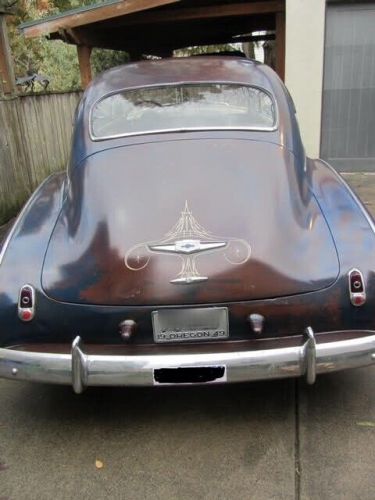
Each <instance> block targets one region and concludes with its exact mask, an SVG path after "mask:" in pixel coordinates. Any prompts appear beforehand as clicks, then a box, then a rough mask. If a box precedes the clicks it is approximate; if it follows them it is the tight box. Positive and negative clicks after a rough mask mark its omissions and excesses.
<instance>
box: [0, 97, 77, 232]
mask: <svg viewBox="0 0 375 500" xmlns="http://www.w3.org/2000/svg"><path fill="white" fill-rule="evenodd" d="M80 97H81V93H80V92H70V93H61V94H40V95H30V96H20V97H15V98H12V99H6V100H0V225H1V224H2V223H4V222H6V220H7V219H8V218H9V217H11V216H12V215H14V214H15V213H16V212H17V210H18V209H19V208H20V207H21V205H22V204H23V203H24V202H25V201H26V199H27V198H28V197H29V196H30V194H31V193H32V192H33V190H34V189H35V188H36V186H37V185H38V184H39V183H40V182H41V181H42V180H43V179H44V178H45V177H47V176H48V175H49V174H50V173H52V172H56V171H59V170H62V169H64V168H65V165H66V162H67V159H68V155H69V148H70V138H71V133H72V123H73V117H74V112H75V108H76V106H77V104H78V102H79V99H80Z"/></svg>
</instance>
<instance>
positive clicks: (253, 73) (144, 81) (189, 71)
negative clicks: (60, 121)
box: [86, 56, 279, 103]
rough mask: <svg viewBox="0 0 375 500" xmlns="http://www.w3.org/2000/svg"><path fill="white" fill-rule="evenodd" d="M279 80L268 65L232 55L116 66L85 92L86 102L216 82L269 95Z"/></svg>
mask: <svg viewBox="0 0 375 500" xmlns="http://www.w3.org/2000/svg"><path fill="white" fill-rule="evenodd" d="M275 79H276V80H279V78H278V76H277V75H276V73H274V72H273V71H272V70H271V69H270V68H269V67H268V66H265V65H264V64H261V63H258V62H257V61H253V60H249V59H244V58H240V57H233V56H195V57H178V58H177V57H176V58H168V59H159V60H147V61H141V62H136V63H130V64H125V65H122V66H117V67H115V68H112V69H110V70H108V71H105V72H104V73H102V74H101V75H99V76H98V77H97V78H96V79H95V80H93V82H92V83H91V84H90V85H89V87H88V89H87V90H86V100H87V103H92V102H94V101H96V100H98V99H100V98H101V97H103V96H104V95H106V94H110V93H113V92H116V91H119V90H126V89H131V88H134V87H146V86H152V85H170V84H179V83H201V82H220V83H236V84H243V85H254V86H258V87H261V88H264V89H266V90H268V91H269V92H271V93H272V90H273V87H274V84H273V82H272V81H273V80H275Z"/></svg>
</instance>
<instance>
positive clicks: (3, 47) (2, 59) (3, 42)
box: [0, 14, 15, 94]
mask: <svg viewBox="0 0 375 500" xmlns="http://www.w3.org/2000/svg"><path fill="white" fill-rule="evenodd" d="M0 90H2V91H3V93H4V94H12V93H13V92H14V90H15V81H14V71H13V60H12V55H11V52H10V47H9V40H8V29H7V25H6V20H5V15H3V14H0Z"/></svg>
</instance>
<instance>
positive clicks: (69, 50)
mask: <svg viewBox="0 0 375 500" xmlns="http://www.w3.org/2000/svg"><path fill="white" fill-rule="evenodd" d="M14 1H15V0H0V9H1V5H2V4H4V8H5V7H8V6H10V5H11V6H12V11H13V12H14V13H15V15H14V16H11V17H9V18H8V31H9V41H10V45H11V51H12V55H13V60H14V71H15V75H16V77H18V78H20V77H24V76H27V75H32V74H34V73H38V74H41V75H44V76H46V77H47V78H48V79H49V80H50V85H49V87H48V89H49V90H55V91H69V90H75V89H78V88H80V85H81V83H80V74H79V66H78V58H77V53H76V47H75V46H74V45H69V44H66V43H63V42H62V41H59V40H47V39H46V38H43V37H41V38H32V39H26V38H25V37H24V36H23V35H22V34H21V33H20V32H19V30H18V25H19V24H20V23H22V22H25V21H29V20H35V19H39V18H43V17H45V16H50V15H52V14H58V13H61V12H65V11H67V10H70V9H74V8H77V7H82V6H84V5H89V4H92V3H99V2H98V1H96V2H95V1H94V2H93V1H92V0H20V1H18V2H17V5H14ZM239 45H240V44H233V45H230V44H227V45H211V46H199V47H190V48H186V49H181V50H178V51H175V55H177V56H187V55H197V54H206V53H210V52H223V51H233V50H236V49H237V50H238V49H239V48H240V47H239ZM128 60H129V57H128V54H127V53H126V52H119V51H113V50H106V49H94V50H93V52H92V55H91V63H92V69H93V74H94V75H97V74H98V73H100V72H102V71H104V70H105V69H108V68H111V67H113V66H117V65H119V64H124V63H126V62H127V61H128Z"/></svg>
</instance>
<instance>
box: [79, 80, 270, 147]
mask: <svg viewBox="0 0 375 500" xmlns="http://www.w3.org/2000/svg"><path fill="white" fill-rule="evenodd" d="M210 84H211V85H238V86H242V87H250V88H253V89H256V90H260V91H261V92H264V93H265V94H266V95H268V97H269V98H270V99H271V101H272V104H273V108H274V111H275V120H274V124H273V126H272V127H261V126H258V127H186V128H185V127H179V128H171V129H165V128H163V129H155V130H145V131H142V132H128V133H120V134H112V135H107V136H104V137H97V136H95V135H94V133H93V129H92V114H93V110H94V108H95V106H97V105H98V104H99V103H100V102H101V101H104V99H107V98H108V97H111V96H113V95H116V94H121V92H127V91H132V90H141V89H145V90H146V89H157V88H163V87H175V86H177V85H210ZM88 119H89V137H90V140H91V141H93V142H99V141H108V140H111V139H120V138H121V137H134V136H143V135H152V134H170V133H183V132H207V131H243V132H275V131H276V130H277V129H278V128H279V108H278V106H277V102H276V99H275V97H274V96H273V94H272V93H271V92H270V91H269V90H267V89H265V88H263V87H260V86H259V85H250V84H246V83H239V82H233V81H193V82H192V81H179V82H173V83H155V84H150V85H138V86H135V87H125V88H121V89H117V90H112V91H111V92H108V93H107V94H104V95H103V96H102V97H99V99H97V100H96V101H94V103H93V104H92V105H91V107H90V111H89V117H88Z"/></svg>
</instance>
